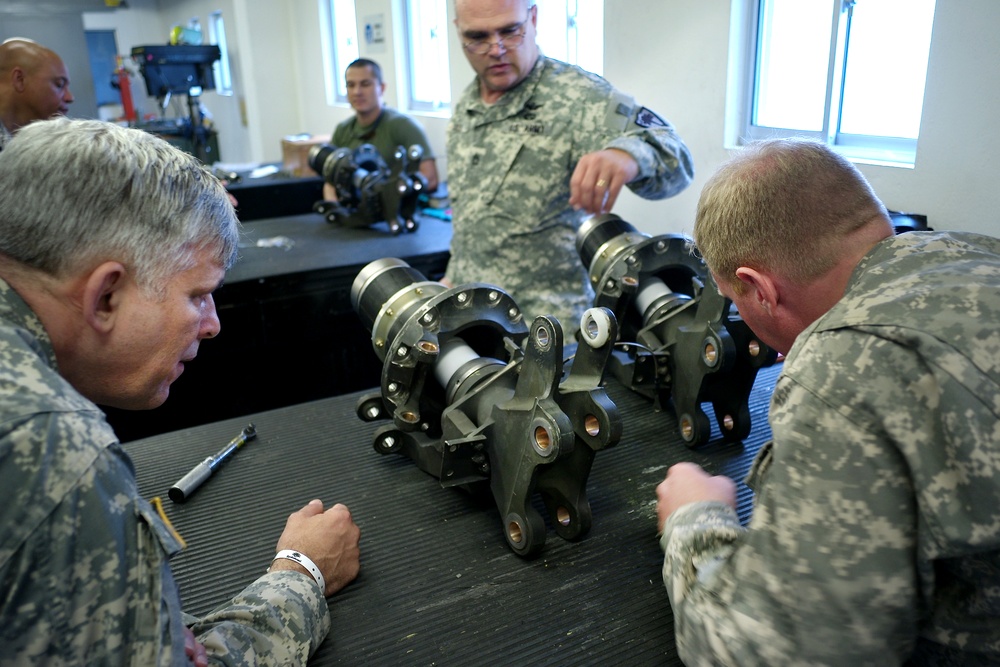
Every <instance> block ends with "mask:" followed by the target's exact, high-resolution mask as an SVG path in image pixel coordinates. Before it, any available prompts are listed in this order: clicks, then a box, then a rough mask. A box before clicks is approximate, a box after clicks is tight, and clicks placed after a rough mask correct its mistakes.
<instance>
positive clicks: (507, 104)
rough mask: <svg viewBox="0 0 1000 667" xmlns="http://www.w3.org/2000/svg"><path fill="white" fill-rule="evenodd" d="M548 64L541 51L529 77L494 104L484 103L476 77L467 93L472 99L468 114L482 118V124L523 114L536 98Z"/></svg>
mask: <svg viewBox="0 0 1000 667" xmlns="http://www.w3.org/2000/svg"><path fill="white" fill-rule="evenodd" d="M548 62H549V59H548V58H547V57H546V56H545V55H544V54H542V52H541V51H539V52H538V60H536V61H535V65H534V67H532V68H531V72H530V73H529V74H528V76H526V77H525V78H524V80H523V81H521V82H520V83H519V84H517V85H516V86H514V87H513V88H511V89H510V90H508V91H506V92H505V93H504V94H503V95H502V96H501V97H500V99H499V100H497V101H496V102H495V103H493V104H486V103H485V102H483V100H482V97H480V95H479V77H476V79H475V80H474V81H473V82H472V83H471V84H470V86H469V89H468V90H467V91H466V93H467V94H469V93H471V94H470V95H469V97H470V98H471V99H469V100H468V104H467V105H466V113H470V114H475V115H478V116H480V118H479V119H477V120H481V121H482V122H491V121H497V120H501V119H503V118H509V117H511V116H516V115H517V114H519V113H521V111H522V110H523V109H524V108H525V106H526V105H527V104H528V103H529V102H531V99H532V98H533V97H534V95H535V90H536V89H537V88H538V84H539V82H540V81H541V80H542V75H543V74H544V72H545V68H546V67H548V66H549V65H548Z"/></svg>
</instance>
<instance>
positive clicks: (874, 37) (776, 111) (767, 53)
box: [734, 0, 935, 165]
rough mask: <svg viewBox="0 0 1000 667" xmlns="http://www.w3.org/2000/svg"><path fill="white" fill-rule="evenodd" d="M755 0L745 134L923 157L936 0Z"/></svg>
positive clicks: (859, 152) (902, 158)
mask: <svg viewBox="0 0 1000 667" xmlns="http://www.w3.org/2000/svg"><path fill="white" fill-rule="evenodd" d="M747 2H749V3H750V12H749V14H748V15H749V16H751V17H752V20H750V21H749V24H750V25H749V26H748V27H749V28H750V29H751V30H752V33H751V34H752V38H751V45H752V52H753V57H750V58H748V59H747V62H748V65H749V70H750V71H749V73H748V74H747V75H746V76H747V79H748V81H749V82H750V84H749V85H748V86H747V87H746V89H745V90H747V91H748V92H747V97H748V98H749V99H748V100H747V101H746V103H745V104H744V105H743V106H744V108H746V109H748V113H747V116H746V126H745V131H744V132H743V136H744V137H746V138H751V139H752V138H758V137H770V136H791V135H809V136H814V137H816V138H821V139H824V140H827V141H829V142H830V143H832V144H833V145H836V146H839V147H840V148H841V150H843V151H844V153H845V154H847V155H848V156H850V157H856V158H870V159H875V160H884V161H888V162H897V163H904V164H911V165H912V164H913V163H914V161H915V158H916V145H917V143H916V139H917V134H918V131H919V127H920V115H921V110H922V106H923V96H924V82H925V79H926V74H927V58H928V53H929V51H930V40H931V24H932V21H933V18H934V7H935V0H747ZM737 15H738V14H737V13H735V12H734V16H737Z"/></svg>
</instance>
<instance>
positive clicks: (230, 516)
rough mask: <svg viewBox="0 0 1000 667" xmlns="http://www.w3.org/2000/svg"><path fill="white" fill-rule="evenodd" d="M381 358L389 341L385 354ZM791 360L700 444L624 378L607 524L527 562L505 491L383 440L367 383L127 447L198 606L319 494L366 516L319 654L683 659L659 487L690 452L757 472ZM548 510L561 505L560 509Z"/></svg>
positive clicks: (602, 487) (601, 507)
mask: <svg viewBox="0 0 1000 667" xmlns="http://www.w3.org/2000/svg"><path fill="white" fill-rule="evenodd" d="M372 355H373V356H374V353H372ZM779 371H780V365H778V366H773V367H770V368H765V369H763V370H762V371H761V372H760V373H759V374H758V376H757V380H756V384H755V386H754V390H753V393H752V396H751V401H750V412H751V418H752V422H753V428H752V431H751V433H750V435H749V437H748V438H746V439H745V441H743V442H742V443H724V442H722V441H721V439H720V438H719V437H718V432H717V427H716V431H715V433H714V434H713V438H712V440H711V441H710V442H709V443H708V444H707V445H706V446H704V447H703V448H700V449H698V450H692V449H689V448H688V447H687V446H685V445H684V444H682V441H681V439H680V436H679V435H678V434H677V428H676V427H677V424H676V420H675V419H674V417H673V415H672V414H671V413H670V412H667V411H664V412H656V411H654V409H653V405H652V403H651V402H650V401H648V400H647V399H645V398H643V397H641V396H639V395H638V394H635V393H633V392H630V391H628V390H627V389H625V388H623V387H622V386H621V385H619V384H617V382H616V381H615V380H613V379H612V380H609V381H608V388H607V389H608V394H609V396H610V397H611V399H612V400H613V401H614V402H615V404H616V405H617V407H618V410H619V411H620V414H621V416H622V419H623V424H624V430H623V436H622V439H621V441H620V443H619V444H618V445H616V446H614V447H610V448H606V449H603V450H601V451H599V452H597V453H596V457H595V460H594V465H593V470H592V472H591V474H590V477H589V481H588V484H587V490H588V494H589V497H590V503H591V508H592V511H593V525H592V528H591V530H590V532H589V533H588V534H587V535H586V536H584V537H583V539H581V540H579V541H577V542H566V541H564V540H562V539H560V538H559V537H558V536H556V534H555V533H554V532H553V531H552V530H551V528H550V530H549V533H548V538H547V541H546V544H545V548H544V550H543V551H542V552H541V554H540V555H539V556H538V557H537V558H535V559H533V560H523V559H521V558H520V557H518V556H517V555H515V554H514V553H513V552H512V551H510V549H509V548H508V547H507V544H506V541H505V539H504V536H503V532H502V527H501V524H500V518H499V515H498V512H497V510H496V508H495V506H494V505H493V504H492V502H485V501H482V500H479V499H477V498H474V497H473V496H471V495H470V494H468V493H466V492H465V491H463V490H460V489H454V488H453V489H443V488H441V487H440V485H439V483H438V481H437V480H436V479H435V478H433V477H432V476H430V475H428V474H426V473H424V472H422V471H420V470H419V469H418V468H417V466H416V464H415V463H414V462H413V461H411V460H410V459H408V458H405V457H403V456H398V455H388V456H382V455H379V454H377V453H376V452H375V451H374V449H373V448H372V436H373V434H374V431H375V429H376V428H377V427H378V426H379V425H381V424H383V423H385V422H375V423H366V422H363V421H361V420H360V419H358V418H357V417H356V415H355V403H356V402H357V400H358V398H359V396H360V392H356V393H351V394H346V395H342V396H338V397H333V398H327V399H322V400H318V401H313V402H308V403H304V404H301V405H295V406H290V407H284V408H280V409H276V410H271V411H266V412H261V413H259V414H254V415H252V416H248V417H245V418H239V419H229V420H224V421H220V422H217V423H213V424H206V425H203V426H198V427H195V428H189V429H183V430H180V431H177V432H174V433H168V434H163V435H159V436H156V437H152V438H148V439H143V440H139V441H136V442H132V443H129V444H128V445H126V449H127V451H128V452H129V454H130V455H131V456H132V457H133V460H134V462H135V465H136V469H137V474H138V482H139V487H140V489H141V490H142V493H143V494H144V495H145V496H146V497H152V496H157V495H158V496H161V497H162V498H163V499H164V500H165V505H166V511H167V515H168V516H169V518H170V520H171V521H172V522H173V524H174V526H175V527H176V528H177V530H178V531H179V532H180V533H181V535H182V536H183V537H184V538H185V539H186V540H187V542H188V547H187V549H186V550H185V551H183V552H182V553H181V554H179V555H178V556H177V557H176V558H175V559H174V561H173V566H174V571H175V573H176V576H177V579H178V581H179V584H180V588H181V593H182V596H183V600H184V605H185V609H186V610H187V611H189V612H191V613H194V614H203V613H205V612H207V611H209V610H210V609H212V608H213V607H215V606H217V605H218V604H221V603H223V602H224V601H226V600H228V599H229V598H230V597H232V596H233V595H235V594H237V593H238V592H239V591H240V590H241V589H242V588H243V587H244V586H245V585H247V584H248V583H250V582H251V581H252V580H254V579H255V578H256V577H257V576H258V575H259V574H260V573H262V572H263V571H264V569H265V568H266V567H267V565H268V562H269V560H270V558H271V557H272V556H273V554H274V546H275V542H276V541H277V538H278V534H279V533H280V532H281V530H282V528H283V526H284V523H285V519H286V518H287V516H288V515H289V514H290V513H291V512H293V511H296V510H298V509H299V508H301V507H302V506H303V505H305V504H306V503H307V502H308V501H309V500H310V499H312V498H320V499H321V500H323V501H324V503H325V504H326V506H329V505H331V504H332V503H335V502H342V503H344V504H346V505H347V506H348V507H349V508H350V509H351V512H352V515H353V517H354V520H355V521H356V522H357V524H358V525H359V526H360V528H361V573H360V575H359V576H358V578H357V579H356V580H355V581H354V582H353V583H352V584H350V585H349V586H348V587H347V588H345V589H344V590H342V591H341V592H340V593H338V594H336V595H334V596H333V597H331V598H330V599H329V604H330V610H331V614H332V620H333V630H332V631H331V633H330V635H329V636H328V638H327V639H326V641H325V642H324V643H323V645H322V646H321V647H320V649H319V651H318V653H317V654H316V655H315V656H314V657H313V659H312V661H310V663H309V664H310V665H312V666H318V665H359V666H360V665H364V666H365V667H368V666H370V665H379V666H382V665H438V666H448V665H456V666H461V667H470V666H475V665H532V666H534V665H560V666H563V665H574V666H578V665H618V664H627V665H630V666H631V667H637V666H642V665H661V666H662V665H679V664H680V661H679V660H678V658H677V654H676V649H675V646H674V637H673V629H672V616H671V612H670V605H669V600H668V598H667V594H666V591H665V589H664V586H663V582H662V580H661V575H660V570H661V565H662V552H661V550H660V547H659V543H658V540H657V535H656V502H655V498H656V496H655V487H656V485H657V484H658V483H659V482H660V481H662V479H663V477H664V476H665V474H666V470H667V468H668V467H669V466H670V465H672V464H673V463H676V462H679V461H685V460H690V461H694V462H696V463H699V464H701V465H703V466H705V467H706V468H707V469H708V470H709V471H710V472H712V473H716V474H725V475H728V476H730V477H732V478H733V479H735V480H737V481H739V482H740V483H739V484H738V502H739V514H740V518H741V520H742V521H744V522H746V520H747V519H748V517H749V514H750V511H751V503H752V494H751V493H750V491H749V489H747V487H746V486H745V485H744V484H743V483H742V479H743V477H744V476H745V474H746V472H747V470H748V468H749V466H750V463H751V461H752V459H753V457H754V456H755V454H756V452H757V451H758V449H759V448H760V446H761V444H762V443H763V442H765V441H766V440H767V439H768V438H769V437H770V429H769V427H768V425H767V421H766V414H767V407H768V402H769V399H770V395H771V393H772V391H773V388H774V381H775V379H776V377H777V375H778V372H779ZM249 421H252V422H253V423H254V424H255V425H256V427H257V432H258V438H257V439H256V440H254V441H252V442H250V443H249V444H247V445H245V446H244V447H243V448H242V449H241V450H240V451H239V452H238V453H237V454H235V455H234V456H233V457H232V458H231V459H230V460H229V461H227V462H226V463H225V464H224V465H223V466H222V467H221V468H220V469H219V470H218V472H216V473H215V475H214V476H213V477H212V478H210V479H209V480H208V481H207V482H206V483H205V484H204V485H203V486H202V487H201V488H200V489H199V490H198V491H197V492H195V494H194V495H193V496H192V497H191V498H189V500H188V501H187V502H186V503H185V504H182V505H175V504H173V503H172V502H170V501H167V500H166V495H167V489H168V488H169V487H170V485H172V484H173V483H174V482H176V481H177V480H178V479H179V478H180V477H181V476H182V475H184V474H185V473H186V472H187V471H188V470H190V469H191V467H192V466H194V465H195V464H196V463H198V462H200V461H201V460H203V459H204V458H205V457H206V456H208V455H210V454H214V453H215V452H216V451H218V450H219V449H220V448H221V447H222V446H223V445H224V444H225V443H226V442H227V441H229V440H230V439H231V438H233V437H234V436H236V435H237V434H238V433H239V431H240V429H242V428H243V427H244V426H245V425H246V424H247V422H249ZM542 511H543V513H544V509H543V510H542Z"/></svg>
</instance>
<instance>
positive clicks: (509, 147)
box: [445, 0, 694, 331]
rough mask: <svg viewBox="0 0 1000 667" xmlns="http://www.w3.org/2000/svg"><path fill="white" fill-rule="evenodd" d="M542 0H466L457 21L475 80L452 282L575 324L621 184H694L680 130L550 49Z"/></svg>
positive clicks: (642, 191)
mask: <svg viewBox="0 0 1000 667" xmlns="http://www.w3.org/2000/svg"><path fill="white" fill-rule="evenodd" d="M536 21H537V8H536V7H535V5H534V1H533V0H456V2H455V25H456V26H457V28H458V33H459V39H461V41H462V44H463V46H464V51H465V56H466V58H468V60H469V63H470V64H471V65H472V68H473V69H474V70H475V72H476V79H475V80H474V81H473V82H472V83H471V84H470V85H469V87H468V88H466V89H465V91H464V92H463V93H462V95H461V97H460V98H459V99H458V100H457V102H456V104H455V107H454V110H453V113H452V117H451V122H450V124H449V126H448V133H447V154H448V193H449V197H450V199H451V203H452V212H453V237H452V243H451V261H450V263H449V264H448V269H447V273H446V276H445V279H446V280H445V282H446V283H450V284H454V285H459V284H463V283H469V282H485V283H490V284H494V285H498V286H500V287H503V288H504V289H505V290H507V291H508V292H510V294H511V295H512V296H513V297H514V299H515V300H516V301H517V304H518V306H520V308H521V310H523V311H524V312H525V315H526V317H528V318H529V319H530V318H533V317H536V316H538V315H549V314H551V315H555V316H557V317H558V318H559V319H560V321H561V323H562V325H563V326H564V327H566V328H567V330H569V331H572V330H574V329H575V328H576V327H578V326H579V321H580V315H581V314H582V313H583V311H584V309H586V308H587V307H588V306H589V305H590V304H591V303H592V302H593V299H594V293H593V290H592V289H591V287H590V281H589V280H588V279H587V273H586V270H585V268H584V267H583V264H582V263H581V262H580V257H579V254H578V253H577V251H576V230H577V228H578V227H579V226H580V223H581V222H582V221H583V219H584V217H586V215H587V214H588V213H600V212H607V211H610V210H611V208H612V207H613V206H614V204H615V201H616V200H617V198H618V194H619V192H620V191H621V189H622V187H623V186H625V185H627V186H628V187H629V188H630V189H631V190H632V191H633V192H635V193H636V194H637V195H639V196H641V197H645V198H647V199H662V198H664V197H669V196H672V195H675V194H677V193H678V192H680V191H681V190H683V189H684V188H685V187H687V186H688V184H689V183H690V182H691V179H692V178H693V174H694V172H693V167H692V161H691V155H690V153H689V152H688V149H687V147H686V146H685V145H684V142H683V141H681V139H680V137H678V136H677V134H676V133H675V132H674V128H673V127H672V126H671V125H670V124H669V123H667V122H666V121H664V120H663V119H661V118H660V117H659V116H657V115H656V114H655V113H653V112H652V111H650V110H649V109H646V108H645V107H643V106H640V105H638V104H636V103H635V101H634V100H633V99H632V98H631V97H630V96H628V95H624V94H622V93H621V92H619V91H617V90H616V89H615V88H614V87H613V86H611V84H609V83H608V82H607V81H605V80H604V79H602V78H601V77H599V76H597V75H594V74H591V73H589V72H585V71H584V70H582V69H580V68H579V67H575V66H572V65H567V64H566V63H563V62H560V61H558V60H553V59H552V58H547V57H545V56H543V55H542V54H541V52H540V51H539V48H538V45H537V44H536V41H535V37H536V28H535V24H536Z"/></svg>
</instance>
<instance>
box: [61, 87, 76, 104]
mask: <svg viewBox="0 0 1000 667" xmlns="http://www.w3.org/2000/svg"><path fill="white" fill-rule="evenodd" d="M74 99H75V98H74V97H73V93H71V92H70V91H69V86H66V90H64V91H63V102H65V103H66V104H73V100H74Z"/></svg>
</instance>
